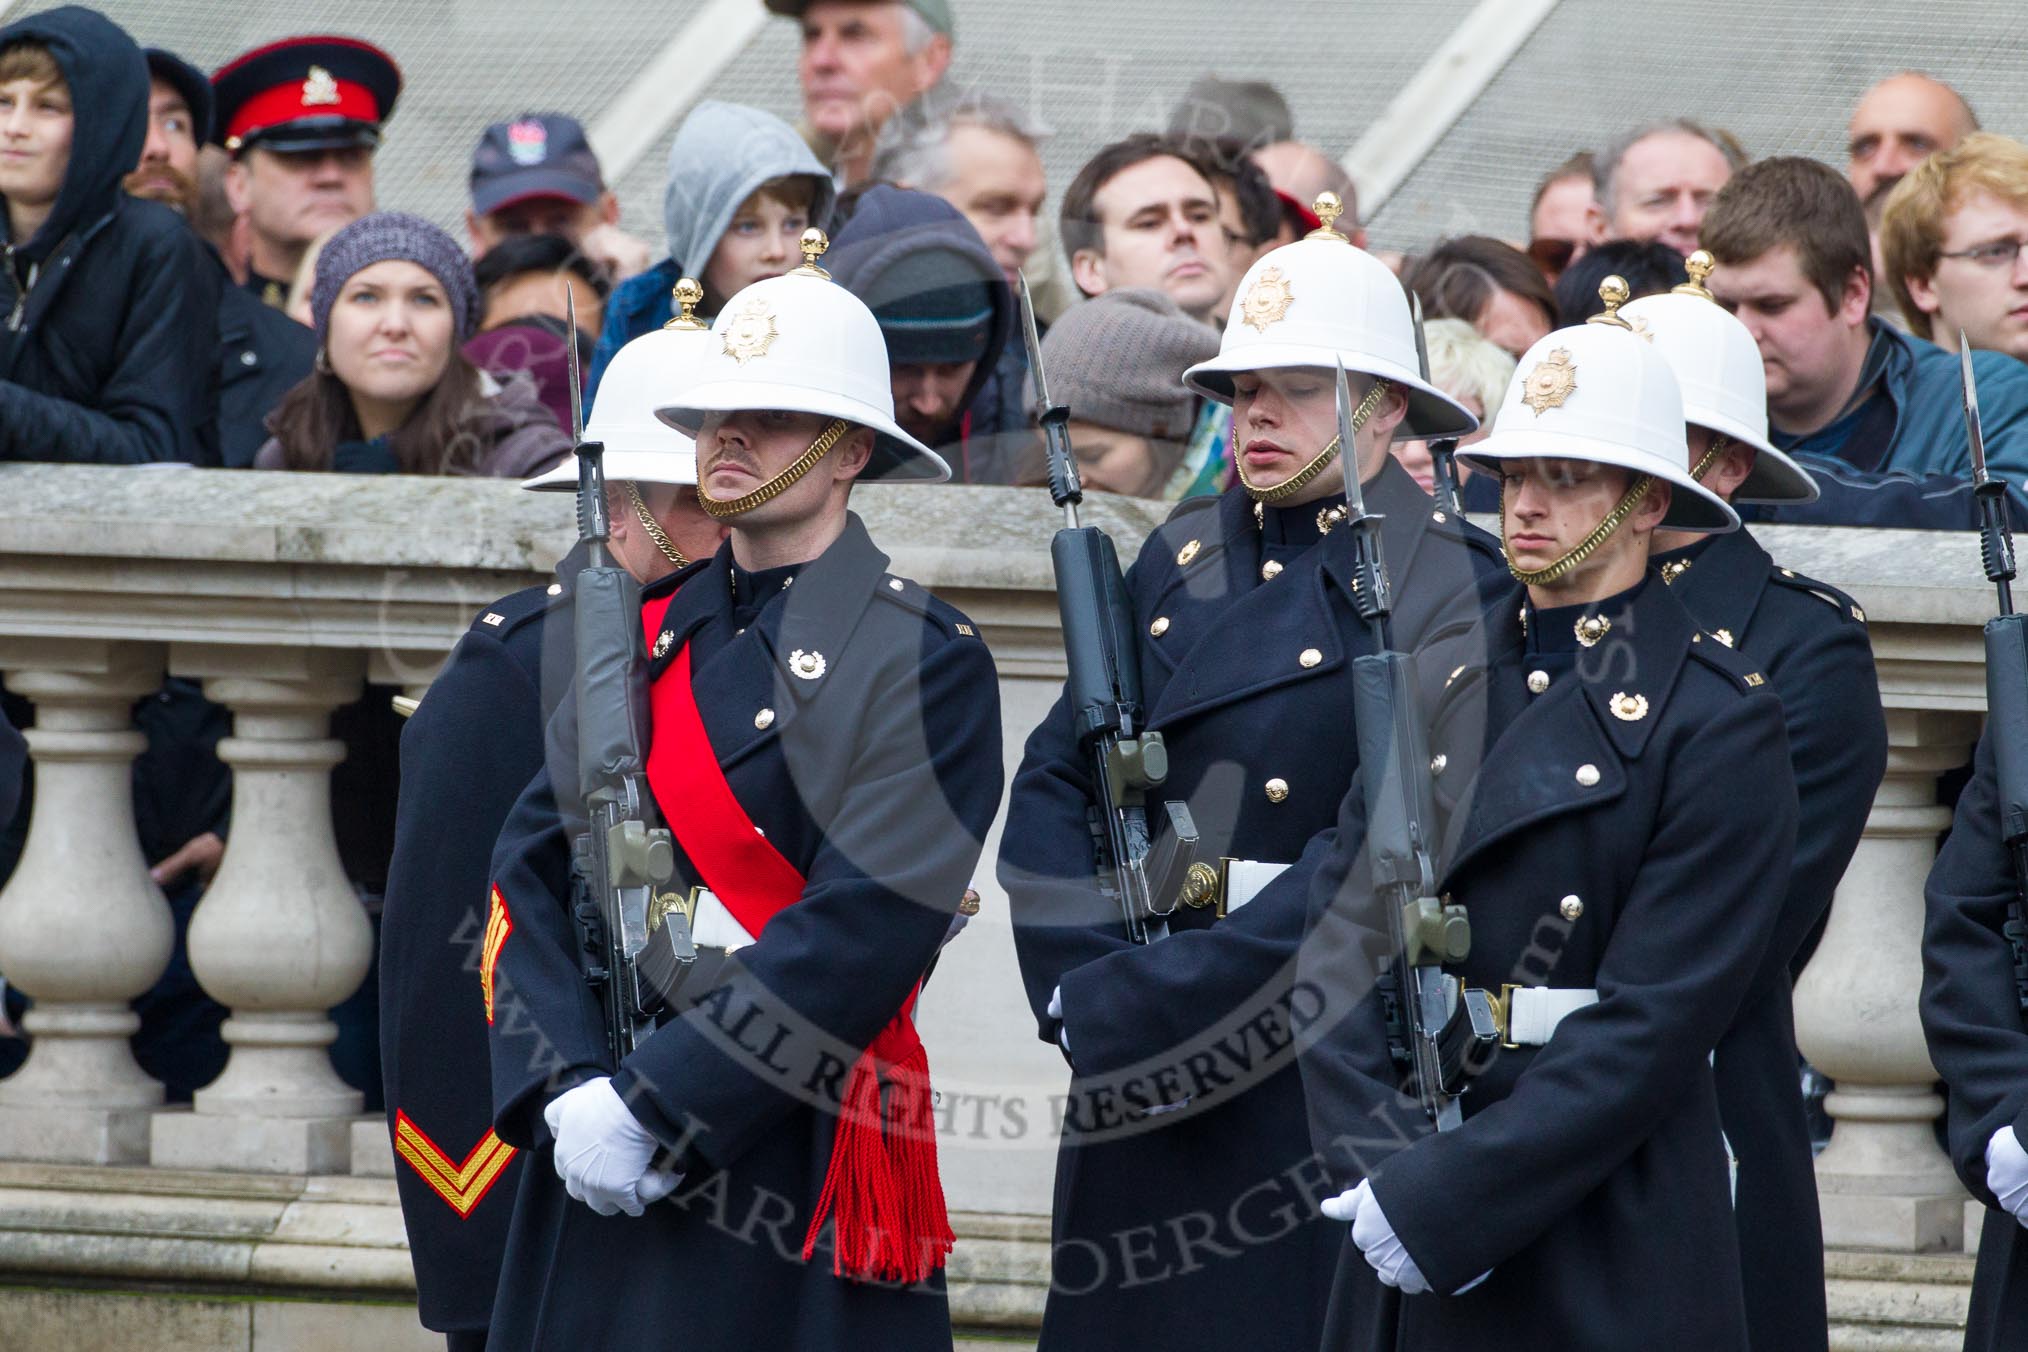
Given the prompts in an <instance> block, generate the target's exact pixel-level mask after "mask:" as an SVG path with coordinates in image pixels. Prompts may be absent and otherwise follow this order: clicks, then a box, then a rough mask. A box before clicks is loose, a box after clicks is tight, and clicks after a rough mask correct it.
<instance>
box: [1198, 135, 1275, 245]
mask: <svg viewBox="0 0 2028 1352" xmlns="http://www.w3.org/2000/svg"><path fill="white" fill-rule="evenodd" d="M1173 139H1175V140H1177V141H1179V142H1180V143H1182V144H1183V145H1184V146H1186V147H1188V148H1189V149H1190V150H1193V151H1195V152H1196V153H1197V158H1198V159H1199V160H1200V161H1201V162H1202V163H1203V164H1204V165H1205V166H1206V167H1207V168H1209V169H1210V170H1211V172H1212V174H1213V175H1214V177H1213V178H1212V180H1211V186H1212V187H1214V188H1217V189H1218V190H1219V191H1220V193H1223V192H1224V191H1225V190H1226V186H1227V185H1228V184H1230V185H1231V191H1232V195H1233V198H1234V200H1235V201H1237V202H1238V204H1239V218H1240V220H1241V221H1242V222H1244V223H1245V225H1246V234H1247V243H1249V244H1255V245H1259V244H1265V243H1267V242H1268V241H1269V240H1271V239H1273V238H1274V237H1275V236H1276V235H1278V234H1280V233H1281V228H1282V223H1283V222H1284V221H1285V220H1286V219H1287V218H1286V217H1285V216H1283V214H1282V199H1281V198H1279V197H1277V196H1276V195H1275V190H1274V185H1273V184H1272V183H1269V182H1268V176H1267V173H1266V171H1264V170H1263V169H1262V168H1261V167H1260V166H1259V165H1258V164H1255V163H1254V162H1253V158H1252V156H1250V155H1248V154H1247V147H1246V146H1245V144H1244V143H1242V142H1239V141H1234V140H1231V139H1227V138H1215V139H1211V140H1206V139H1204V138H1202V137H1187V136H1178V137H1175V138H1173Z"/></svg>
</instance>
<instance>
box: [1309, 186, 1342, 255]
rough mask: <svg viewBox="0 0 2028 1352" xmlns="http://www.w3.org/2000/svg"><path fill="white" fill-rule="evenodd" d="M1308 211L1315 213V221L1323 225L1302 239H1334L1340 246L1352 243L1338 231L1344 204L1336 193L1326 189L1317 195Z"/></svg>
mask: <svg viewBox="0 0 2028 1352" xmlns="http://www.w3.org/2000/svg"><path fill="white" fill-rule="evenodd" d="M1310 210H1312V211H1314V212H1316V213H1317V219H1318V220H1319V221H1321V222H1323V224H1321V225H1319V226H1318V227H1317V228H1316V229H1315V230H1312V231H1311V232H1310V233H1309V234H1307V235H1305V236H1303V238H1304V239H1335V240H1337V241H1338V242H1339V243H1340V244H1350V243H1351V242H1352V240H1351V237H1350V236H1348V235H1346V234H1344V233H1343V232H1341V231H1340V230H1339V229H1338V218H1339V217H1340V216H1343V215H1344V214H1345V202H1344V199H1343V198H1341V197H1339V196H1338V194H1337V193H1334V192H1332V191H1331V190H1330V189H1328V188H1327V189H1325V190H1324V191H1323V192H1320V193H1318V194H1317V200H1316V202H1315V203H1314V204H1313V205H1312V206H1311V208H1310Z"/></svg>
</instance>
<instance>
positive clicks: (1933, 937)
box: [1922, 728, 2028, 1352]
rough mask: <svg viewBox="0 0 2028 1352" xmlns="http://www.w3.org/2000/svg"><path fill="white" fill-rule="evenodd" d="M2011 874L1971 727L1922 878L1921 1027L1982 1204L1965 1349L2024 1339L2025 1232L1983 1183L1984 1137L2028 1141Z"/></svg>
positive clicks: (1953, 1144) (2025, 1032)
mask: <svg viewBox="0 0 2028 1352" xmlns="http://www.w3.org/2000/svg"><path fill="white" fill-rule="evenodd" d="M2017 886H2018V884H2017V883H2016V881H2015V878H2014V864H2013V861H2012V860H2011V859H2009V858H2008V856H2007V849H2006V847H2005V846H2004V845H2002V844H2001V843H2000V813H1999V806H1998V787H1997V785H1996V784H1995V782H1994V761H1993V736H1992V731H1991V729H1990V728H1989V729H1988V730H1987V733H1986V735H1985V736H1984V737H1982V738H1980V739H1979V750H1978V754H1977V756H1976V757H1975V758H1974V760H1973V773H1972V779H1971V782H1970V783H1968V784H1967V785H1965V791H1964V793H1963V794H1962V795H1960V796H1959V798H1958V806H1957V815H1956V817H1955V818H1954V819H1953V820H1952V822H1951V833H1950V837H1949V838H1948V839H1946V840H1945V841H1944V845H1943V849H1942V850H1941V851H1940V852H1939V853H1938V854H1937V860H1936V866H1935V867H1934V868H1932V869H1931V870H1930V874H1929V885H1928V887H1926V888H1925V889H1924V896H1925V898H1926V899H1927V902H1928V912H1927V922H1926V923H1925V925H1924V927H1923V934H1922V968H1923V976H1922V1031H1923V1034H1924V1036H1925V1037H1926V1038H1927V1040H1928V1042H1929V1055H1930V1060H1931V1061H1933V1062H1935V1063H1936V1069H1937V1073H1938V1074H1939V1075H1941V1076H1943V1080H1944V1084H1945V1086H1946V1087H1947V1088H1948V1090H1949V1111H1948V1116H1947V1118H1946V1121H1947V1123H1948V1125H1949V1140H1950V1152H1951V1163H1952V1164H1954V1165H1955V1166H1956V1167H1957V1172H1958V1178H1959V1180H1960V1181H1962V1182H1963V1183H1964V1185H1965V1187H1967V1188H1968V1189H1970V1190H1971V1194H1972V1196H1974V1197H1976V1198H1978V1199H1979V1200H1980V1201H1981V1202H1983V1203H1985V1205H1986V1208H1987V1210H1986V1222H1985V1228H1984V1229H1983V1230H1981V1231H1980V1234H1979V1262H1978V1268H1977V1270H1976V1271H1975V1273H1974V1275H1973V1277H1972V1308H1971V1316H1970V1319H1969V1321H1968V1323H1967V1325H1966V1328H1965V1352H2013V1350H2014V1349H2016V1348H2020V1347H2028V1241H2024V1240H2023V1237H2022V1230H2021V1223H2020V1222H2019V1221H2017V1220H2015V1219H2014V1218H2013V1216H2011V1215H2009V1214H2008V1213H2007V1212H2005V1211H2003V1210H2001V1209H2000V1205H1999V1202H1998V1201H1997V1199H1995V1198H1994V1196H1993V1193H1992V1190H1991V1189H1990V1188H1988V1187H1987V1186H1986V1143H1987V1142H1988V1141H1989V1140H1991V1139H1992V1137H1993V1133H1994V1132H1995V1131H1998V1130H1999V1129H2000V1128H2001V1127H2006V1126H2011V1127H2013V1128H2014V1134H2015V1135H2017V1136H2019V1137H2020V1138H2021V1140H2022V1142H2023V1143H2028V1027H2024V1024H2023V1019H2022V1014H2021V1003H2020V998H2019V996H2018V995H2017V994H2016V993H2015V988H2014V957H2013V953H2012V950H2011V949H2009V947H2008V945H2007V940H2006V936H2005V934H2004V933H2003V932H2002V929H2001V927H2002V926H2003V925H2005V924H2006V923H2007V909H2008V903H2010V902H2012V901H2013V900H2014V897H2015V894H2016V891H2015V890H2016V887H2017Z"/></svg>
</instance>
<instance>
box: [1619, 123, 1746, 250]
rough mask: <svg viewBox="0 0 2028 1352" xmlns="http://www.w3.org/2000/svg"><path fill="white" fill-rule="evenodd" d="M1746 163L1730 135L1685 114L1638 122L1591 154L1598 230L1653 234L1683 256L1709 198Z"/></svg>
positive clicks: (1692, 245)
mask: <svg viewBox="0 0 2028 1352" xmlns="http://www.w3.org/2000/svg"><path fill="white" fill-rule="evenodd" d="M1745 165H1746V152H1745V151H1743V150H1741V149H1740V147H1739V143H1738V142H1737V141H1735V140H1733V139H1732V138H1731V137H1730V136H1728V135H1726V134H1725V133H1723V132H1718V131H1713V130H1711V129H1710V128H1708V127H1706V126H1704V125H1702V124H1701V123H1697V122H1692V121H1691V120H1690V119H1688V118H1681V117H1679V118H1676V119H1673V120H1671V121H1668V122H1655V123H1650V124H1649V125H1647V126H1644V127H1637V128H1635V129H1634V130H1633V131H1630V132H1628V133H1627V134H1626V135H1624V136H1622V137H1620V138H1619V139H1618V140H1616V141H1614V142H1613V143H1612V144H1611V145H1609V146H1607V147H1606V150H1605V153H1604V154H1602V155H1600V156H1599V158H1598V204H1597V206H1596V207H1594V208H1593V210H1594V211H1595V212H1596V213H1597V215H1596V223H1597V224H1598V225H1599V226H1600V228H1601V229H1602V231H1603V233H1602V234H1601V235H1600V236H1599V237H1600V238H1602V239H1634V240H1658V241H1660V242H1661V243H1663V244H1666V245H1668V246H1669V247H1670V248H1672V249H1674V250H1675V251H1676V252H1677V253H1680V254H1682V255H1684V256H1685V257H1688V256H1689V255H1690V254H1691V253H1692V252H1694V251H1695V250H1696V248H1697V231H1698V229H1699V227H1700V226H1702V225H1703V223H1704V213H1705V212H1706V211H1708V210H1709V209H1710V207H1711V199H1712V198H1713V197H1716V196H1717V195H1718V190H1719V189H1720V188H1722V187H1724V186H1725V184H1726V182H1727V181H1728V180H1729V179H1731V177H1732V176H1733V175H1734V174H1735V173H1737V172H1738V171H1739V170H1740V169H1742V168H1744V167H1745Z"/></svg>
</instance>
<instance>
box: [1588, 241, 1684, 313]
mask: <svg viewBox="0 0 2028 1352" xmlns="http://www.w3.org/2000/svg"><path fill="white" fill-rule="evenodd" d="M1608 277H1618V278H1619V279H1620V280H1621V281H1623V282H1625V283H1626V284H1627V299H1628V300H1639V299H1640V298H1641V297H1643V296H1654V295H1659V294H1660V293H1662V292H1664V291H1667V290H1668V289H1669V288H1670V287H1673V286H1680V285H1681V284H1683V283H1684V282H1687V281H1689V280H1690V274H1689V272H1688V271H1687V270H1685V268H1684V267H1683V255H1682V254H1679V253H1677V252H1676V251H1675V250H1674V249H1672V248H1670V247H1669V246H1668V245H1666V244H1664V243H1662V242H1661V241H1659V240H1652V239H1614V240H1607V241H1606V242H1605V243H1604V244H1600V245H1597V246H1595V247H1593V248H1591V249H1587V250H1586V251H1585V254H1584V257H1582V258H1580V259H1578V260H1577V261H1576V262H1575V263H1572V264H1571V265H1570V266H1569V267H1567V268H1565V269H1564V270H1563V275H1562V276H1561V277H1558V278H1557V279H1556V319H1557V324H1558V325H1559V326H1560V327H1568V326H1569V325H1572V324H1582V323H1584V321H1585V320H1587V319H1590V318H1591V317H1592V316H1593V315H1595V314H1597V313H1598V312H1599V311H1600V310H1602V309H1604V308H1605V306H1604V303H1603V302H1601V301H1600V300H1599V298H1598V288H1599V283H1601V282H1603V281H1605V279H1606V278H1608Z"/></svg>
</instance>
